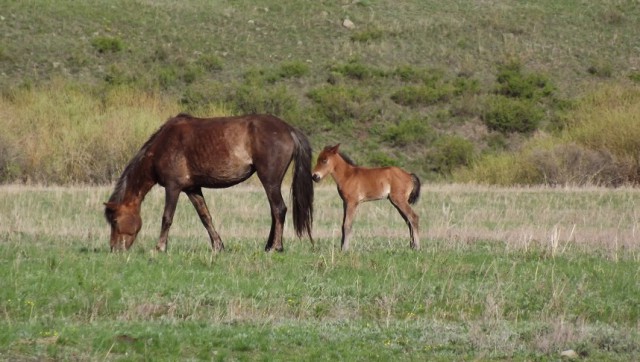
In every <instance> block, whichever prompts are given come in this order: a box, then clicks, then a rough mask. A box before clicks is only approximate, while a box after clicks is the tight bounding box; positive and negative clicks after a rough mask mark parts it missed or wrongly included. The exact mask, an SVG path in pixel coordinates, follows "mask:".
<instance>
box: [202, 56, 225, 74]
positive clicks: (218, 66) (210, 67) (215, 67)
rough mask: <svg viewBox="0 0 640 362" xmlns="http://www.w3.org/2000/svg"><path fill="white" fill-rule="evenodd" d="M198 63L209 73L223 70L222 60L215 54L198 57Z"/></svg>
mask: <svg viewBox="0 0 640 362" xmlns="http://www.w3.org/2000/svg"><path fill="white" fill-rule="evenodd" d="M197 64H198V65H200V66H201V67H202V68H203V69H204V70H205V71H207V72H209V73H214V72H217V71H220V70H222V60H220V58H218V57H217V56H215V55H203V56H201V57H200V58H198V61H197Z"/></svg>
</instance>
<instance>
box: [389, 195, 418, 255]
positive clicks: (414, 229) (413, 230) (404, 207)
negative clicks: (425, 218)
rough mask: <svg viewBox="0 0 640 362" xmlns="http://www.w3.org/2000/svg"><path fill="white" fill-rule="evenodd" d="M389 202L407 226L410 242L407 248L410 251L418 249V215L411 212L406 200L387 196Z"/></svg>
mask: <svg viewBox="0 0 640 362" xmlns="http://www.w3.org/2000/svg"><path fill="white" fill-rule="evenodd" d="M389 201H391V203H392V204H393V206H395V208H396V210H398V212H399V213H400V215H402V218H403V219H404V221H405V222H406V223H407V225H408V226H409V235H410V236H411V242H410V244H409V246H411V249H415V250H418V249H420V237H419V236H418V222H419V218H418V215H417V214H416V213H415V212H414V211H413V209H412V208H411V206H410V205H409V201H408V200H404V199H403V198H397V197H392V196H391V195H389Z"/></svg>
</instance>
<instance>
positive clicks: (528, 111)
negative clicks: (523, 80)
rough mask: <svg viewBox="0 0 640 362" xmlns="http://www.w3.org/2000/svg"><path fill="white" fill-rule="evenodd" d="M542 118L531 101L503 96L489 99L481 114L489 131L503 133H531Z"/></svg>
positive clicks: (541, 113)
mask: <svg viewBox="0 0 640 362" xmlns="http://www.w3.org/2000/svg"><path fill="white" fill-rule="evenodd" d="M543 118H544V111H543V110H542V109H541V108H540V107H539V106H538V105H537V104H536V103H534V102H533V101H531V100H527V99H515V98H508V97H505V96H493V97H490V98H489V99H488V101H487V103H486V104H485V110H484V112H483V114H482V120H483V122H484V123H485V124H486V125H487V127H488V128H489V129H490V130H495V131H499V132H503V133H511V132H520V133H530V132H533V131H535V130H536V129H537V128H538V126H539V124H540V122H541V121H542V119H543Z"/></svg>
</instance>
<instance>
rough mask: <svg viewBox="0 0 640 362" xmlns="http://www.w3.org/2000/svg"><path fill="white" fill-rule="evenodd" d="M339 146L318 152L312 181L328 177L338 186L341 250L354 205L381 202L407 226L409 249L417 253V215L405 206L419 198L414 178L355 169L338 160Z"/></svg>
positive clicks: (345, 247)
mask: <svg viewBox="0 0 640 362" xmlns="http://www.w3.org/2000/svg"><path fill="white" fill-rule="evenodd" d="M339 146H340V144H337V145H335V146H333V147H331V146H327V147H325V148H324V149H323V150H322V152H320V155H318V161H317V163H316V167H315V168H314V169H313V175H312V177H313V180H314V181H315V182H320V180H322V178H323V177H325V176H326V175H327V174H331V176H332V177H333V179H334V181H335V182H336V184H337V186H338V193H339V194H340V197H341V198H342V202H343V205H344V219H343V222H342V244H341V245H342V250H343V251H344V250H348V249H349V239H350V238H351V224H352V223H353V218H354V216H355V214H356V208H357V207H358V205H359V204H360V203H361V202H363V201H371V200H380V199H384V198H388V199H389V201H391V203H392V204H393V206H395V208H396V209H397V210H398V212H400V215H402V218H403V219H404V221H405V222H406V223H407V225H408V226H409V233H410V235H411V242H410V246H411V248H412V249H420V240H419V237H418V215H417V214H416V213H415V212H414V211H413V209H411V206H410V205H409V204H414V203H415V202H416V201H418V197H419V196H420V180H419V179H418V177H417V176H416V175H414V174H412V173H408V172H406V171H404V170H403V169H401V168H398V167H379V168H366V167H358V166H355V165H353V164H352V163H350V162H348V161H347V160H345V159H344V158H343V157H342V155H341V154H340V153H339V152H338V147H339Z"/></svg>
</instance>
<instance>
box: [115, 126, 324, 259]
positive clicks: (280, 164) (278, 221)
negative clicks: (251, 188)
mask: <svg viewBox="0 0 640 362" xmlns="http://www.w3.org/2000/svg"><path fill="white" fill-rule="evenodd" d="M292 160H295V168H294V171H293V183H292V187H291V195H292V202H293V224H294V227H295V230H296V233H297V235H298V237H301V236H302V235H303V233H304V232H306V233H307V235H309V238H310V239H311V242H312V243H313V239H312V238H311V226H312V223H313V182H312V181H311V146H310V145H309V141H308V140H307V138H306V137H305V135H304V134H302V132H300V131H299V130H298V129H296V128H294V127H292V126H290V125H288V124H287V123H285V122H284V121H283V120H281V119H279V118H276V117H273V116H269V115H247V116H238V117H221V118H206V119H205V118H195V117H192V116H190V115H188V114H182V113H181V114H179V115H177V116H176V117H174V118H171V119H169V120H168V121H167V122H166V123H165V124H164V125H163V126H162V127H160V129H158V130H157V131H156V132H155V133H154V134H153V135H152V136H151V138H149V140H148V141H147V142H146V143H145V144H144V145H143V146H142V148H141V149H140V151H138V153H137V154H136V155H135V157H133V159H132V160H131V161H130V162H129V164H128V165H127V166H126V168H125V170H124V172H123V173H122V175H121V176H120V179H119V180H118V182H117V184H116V187H115V190H114V192H113V194H112V195H111V197H110V198H109V201H108V202H106V203H105V217H106V218H107V221H108V222H109V224H111V240H110V244H111V250H112V251H113V250H118V249H129V248H130V247H131V245H132V244H133V242H134V240H135V239H136V236H137V234H138V232H139V231H140V228H141V226H142V219H141V218H140V204H141V203H142V201H143V200H144V197H145V195H146V194H147V192H149V190H150V189H151V188H152V187H153V186H154V185H155V184H159V185H161V186H163V187H164V188H165V196H166V199H165V205H164V213H163V215H162V229H161V232H160V240H159V241H158V244H157V246H156V249H158V250H159V251H166V249H167V238H168V235H169V228H170V227H171V222H172V220H173V214H174V212H175V209H176V203H177V202H178V197H179V196H180V192H184V193H185V194H187V196H188V197H189V200H191V202H192V203H193V206H194V207H195V209H196V211H197V212H198V215H199V216H200V220H201V221H202V223H203V224H204V227H205V228H206V229H207V232H208V233H209V238H210V239H211V247H212V248H213V250H215V251H219V250H223V249H224V244H223V243H222V240H221V239H220V235H218V233H217V232H216V230H215V229H214V227H213V223H212V220H211V215H210V214H209V210H208V208H207V205H206V203H205V200H204V197H203V195H202V188H203V187H205V188H225V187H230V186H233V185H236V184H238V183H240V182H243V181H245V180H246V179H248V178H249V177H250V176H251V175H252V174H253V173H254V172H255V173H256V174H257V175H258V179H259V180H260V182H262V186H263V187H264V190H265V191H266V194H267V198H268V200H269V205H270V207H271V231H270V233H269V238H268V240H267V245H266V247H265V250H266V251H269V250H272V249H275V250H277V251H282V250H283V248H282V229H283V226H284V220H285V215H286V212H287V207H286V205H285V202H284V200H283V198H282V193H281V185H282V180H283V178H284V175H285V172H286V171H287V168H288V167H289V164H290V163H291V161H292Z"/></svg>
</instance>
